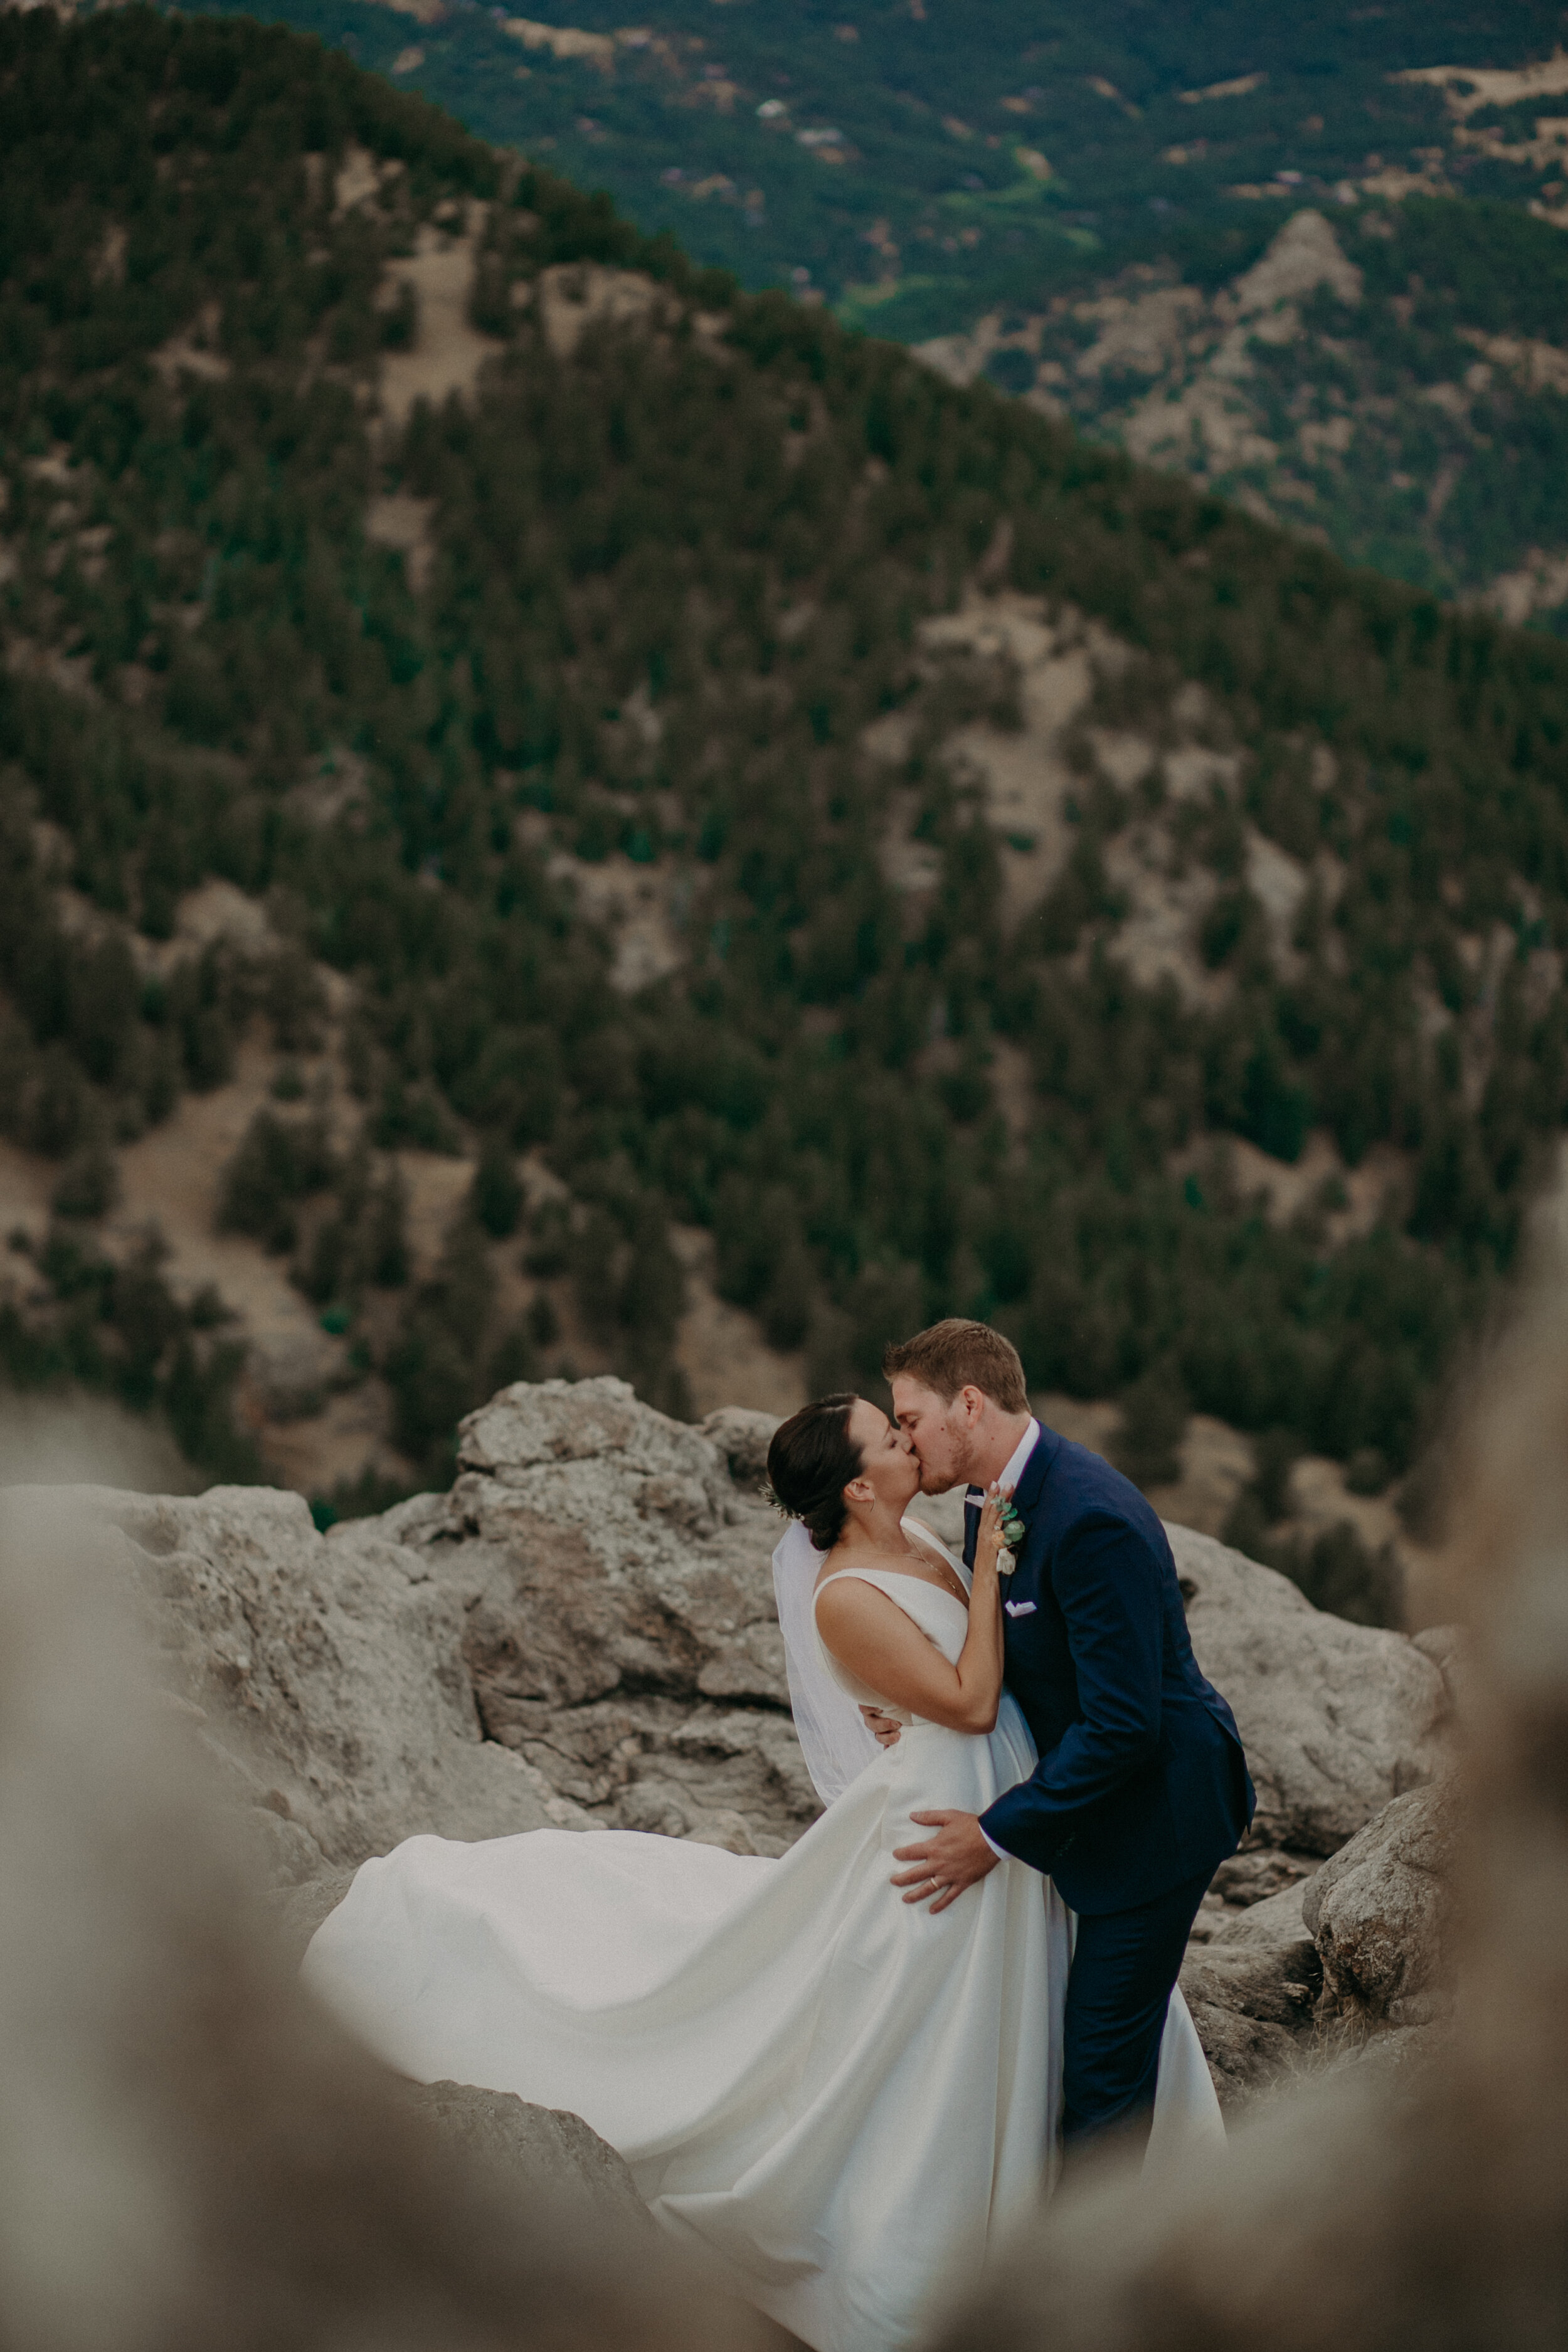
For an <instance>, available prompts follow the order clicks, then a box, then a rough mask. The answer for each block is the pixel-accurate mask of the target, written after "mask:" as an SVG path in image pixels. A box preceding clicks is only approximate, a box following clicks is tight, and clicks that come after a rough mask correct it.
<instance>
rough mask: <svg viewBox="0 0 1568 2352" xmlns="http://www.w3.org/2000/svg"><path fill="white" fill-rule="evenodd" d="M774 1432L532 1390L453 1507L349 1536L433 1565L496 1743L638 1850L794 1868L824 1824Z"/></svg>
mask: <svg viewBox="0 0 1568 2352" xmlns="http://www.w3.org/2000/svg"><path fill="white" fill-rule="evenodd" d="M775 1425H776V1424H775V1423H773V1421H772V1420H771V1418H770V1417H769V1416H767V1415H764V1414H742V1413H740V1412H732V1413H731V1412H726V1413H720V1414H714V1415H710V1418H709V1421H708V1422H707V1423H705V1424H704V1426H703V1428H702V1429H701V1430H698V1429H691V1428H688V1427H687V1426H686V1425H685V1424H684V1423H679V1422H674V1421H670V1420H669V1419H668V1418H667V1417H666V1415H664V1414H663V1413H659V1412H654V1411H653V1410H652V1408H651V1407H649V1406H647V1405H645V1404H642V1403H640V1402H638V1400H637V1396H636V1394H635V1393H634V1391H632V1390H631V1388H629V1387H628V1386H627V1384H626V1382H625V1381H618V1380H613V1379H608V1378H606V1379H601V1380H591V1381H575V1382H573V1381H544V1382H542V1383H540V1384H530V1383H527V1382H523V1381H519V1382H518V1383H516V1384H515V1385H514V1386H512V1387H511V1388H509V1389H503V1390H502V1391H500V1394H499V1395H497V1396H496V1397H494V1398H492V1399H491V1401H490V1402H489V1404H488V1405H484V1406H481V1407H480V1409H479V1411H478V1412H473V1413H470V1414H469V1415H468V1419H467V1420H466V1421H465V1422H464V1423H462V1424H461V1427H460V1429H459V1432H458V1465H459V1467H458V1478H457V1480H456V1482H455V1484H454V1485H453V1486H452V1488H451V1490H450V1492H449V1493H448V1494H446V1495H424V1496H416V1497H415V1499H414V1500H412V1501H411V1502H407V1503H402V1504H399V1505H397V1506H396V1507H395V1508H394V1509H393V1510H391V1511H389V1512H387V1513H386V1514H385V1515H384V1517H382V1518H381V1519H380V1520H378V1521H367V1522H363V1523H361V1525H360V1526H359V1527H358V1528H354V1529H345V1530H343V1532H342V1538H341V1540H342V1541H344V1542H347V1543H351V1544H353V1545H356V1546H360V1545H365V1544H374V1543H375V1542H377V1541H386V1540H389V1539H390V1540H391V1541H393V1542H395V1543H396V1544H397V1545H399V1546H400V1547H403V1548H406V1549H413V1550H415V1551H416V1552H417V1553H419V1554H420V1555H421V1556H422V1557H423V1558H424V1559H426V1560H427V1561H428V1562H429V1564H430V1573H431V1575H432V1577H433V1578H434V1579H436V1580H437V1581H438V1582H439V1583H440V1585H441V1587H442V1589H443V1590H444V1591H446V1592H447V1593H448V1594H450V1595H451V1596H452V1597H453V1598H454V1599H455V1601H457V1604H458V1608H459V1610H460V1612H461V1614H462V1622H463V1629H464V1630H463V1636H462V1654H463V1661H464V1665H465V1669H466V1672H467V1675H468V1681H469V1685H470V1686H471V1688H472V1691H473V1694H474V1697H475V1702H476V1704H477V1706H478V1708H479V1718H480V1721H481V1722H482V1724H483V1727H484V1729H485V1732H486V1734H487V1736H488V1738H489V1739H491V1740H493V1741H495V1742H496V1743H498V1744H499V1745H500V1746H502V1747H505V1748H510V1749H512V1750H513V1751H514V1752H516V1753H517V1754H518V1755H519V1756H521V1758H522V1759H524V1760H525V1761H526V1762H527V1763H528V1764H530V1765H531V1767H532V1768H533V1769H535V1770H536V1771H538V1772H539V1773H540V1774H541V1775H542V1776H543V1778H544V1779H545V1780H546V1781H547V1782H548V1784H549V1786H550V1787H551V1788H552V1790H554V1791H555V1792H556V1793H557V1794H558V1795H559V1796H561V1797H562V1798H563V1800H565V1801H567V1802H569V1803H572V1804H574V1805H582V1806H585V1807H588V1808H591V1809H592V1810H593V1811H594V1813H595V1818H597V1819H599V1820H601V1821H603V1822H607V1823H609V1822H613V1823H614V1824H616V1826H619V1827H624V1828H627V1829H639V1830H655V1831H659V1832H663V1833H665V1834H667V1835H671V1836H689V1837H693V1838H696V1839H699V1840H702V1841H705V1842H709V1843H719V1844H723V1845H727V1846H730V1847H731V1848H733V1849H734V1850H735V1851H737V1852H742V1853H747V1852H754V1853H782V1852H783V1851H784V1848H785V1847H786V1846H787V1845H788V1844H790V1843H792V1842H793V1840H794V1839H795V1837H797V1836H798V1835H799V1833H800V1832H801V1830H802V1829H803V1828H804V1827H805V1824H806V1823H807V1822H809V1821H810V1820H812V1818H813V1817H814V1816H815V1814H816V1811H817V1804H816V1795H815V1792H814V1791H813V1790H812V1787H811V1783H810V1780H809V1779H808V1777H807V1775H806V1772H805V1766H804V1764H803V1762H802V1760H801V1756H800V1750H799V1747H798V1745H797V1744H796V1741H795V1734H794V1730H793V1728H792V1727H791V1724H790V1721H789V1715H788V1706H789V1693H788V1685H787V1682H786V1679H785V1675H784V1643H783V1638H782V1636H781V1635H780V1633H779V1629H778V1620H777V1612H776V1610H775V1608H774V1605H773V1576H772V1570H771V1565H770V1563H771V1558H772V1553H773V1545H774V1543H775V1541H776V1540H777V1532H778V1523H777V1520H776V1518H775V1517H773V1513H772V1512H771V1511H770V1510H769V1509H768V1508H767V1507H766V1506H765V1504H764V1503H763V1501H762V1499H761V1496H760V1495H759V1492H758V1486H759V1476H760V1472H759V1463H760V1461H761V1460H762V1459H763V1457H764V1456H765V1454H766V1445H767V1439H768V1437H769V1436H770V1435H771V1434H772V1432H773V1427H774V1426H775Z"/></svg>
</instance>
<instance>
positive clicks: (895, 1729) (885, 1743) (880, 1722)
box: [860, 1706, 903, 1748]
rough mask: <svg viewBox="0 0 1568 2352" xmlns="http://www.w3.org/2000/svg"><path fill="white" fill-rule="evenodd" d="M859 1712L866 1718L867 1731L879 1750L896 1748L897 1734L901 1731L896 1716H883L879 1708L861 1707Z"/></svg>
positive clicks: (901, 1726) (900, 1725) (901, 1727)
mask: <svg viewBox="0 0 1568 2352" xmlns="http://www.w3.org/2000/svg"><path fill="white" fill-rule="evenodd" d="M860 1712H861V1714H862V1715H863V1716H864V1717H865V1718H866V1728H867V1730H868V1732H869V1733H870V1735H871V1737H872V1738H873V1739H874V1740H875V1741H876V1743H877V1745H878V1747H879V1748H893V1747H896V1746H897V1744H898V1738H899V1734H900V1731H901V1730H902V1729H903V1725H902V1724H901V1723H900V1721H899V1719H898V1717H897V1716H894V1715H884V1714H883V1713H882V1710H881V1708H880V1707H879V1706H863V1707H862V1708H861V1709H860Z"/></svg>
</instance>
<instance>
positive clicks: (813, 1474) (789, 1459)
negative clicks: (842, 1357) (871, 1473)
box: [768, 1390, 865, 1551]
mask: <svg viewBox="0 0 1568 2352" xmlns="http://www.w3.org/2000/svg"><path fill="white" fill-rule="evenodd" d="M859 1402H860V1400H859V1398H858V1396H857V1395H856V1394H855V1392H854V1391H853V1390H850V1391H847V1392H846V1393H845V1394H843V1395H839V1396H826V1397H818V1398H817V1399H816V1402H815V1403H813V1404H805V1405H802V1407H801V1409H800V1411H799V1412H796V1413H792V1414H791V1415H790V1418H789V1419H788V1421H786V1422H784V1423H781V1424H780V1426H779V1427H778V1428H777V1429H775V1430H774V1432H773V1444H771V1445H770V1446H769V1448H768V1484H769V1486H771V1487H772V1488H773V1494H774V1496H775V1498H776V1499H777V1501H778V1503H779V1505H780V1506H781V1507H782V1508H783V1509H784V1510H786V1511H787V1512H788V1513H789V1515H790V1517H791V1518H792V1519H798V1520H799V1521H800V1523H801V1525H802V1526H803V1527H804V1528H805V1531H806V1533H807V1535H808V1536H809V1537H810V1538H811V1540H812V1542H813V1543H814V1544H815V1545H816V1549H817V1550H818V1551H831V1550H832V1549H833V1547H834V1545H835V1544H836V1543H837V1541H838V1538H839V1537H840V1536H841V1535H842V1534H843V1532H844V1522H845V1520H846V1519H847V1517H848V1516H849V1514H848V1512H847V1508H846V1507H845V1502H844V1489H845V1487H846V1486H847V1485H848V1484H849V1481H850V1479H851V1478H858V1476H859V1475H860V1473H861V1470H862V1469H863V1468H864V1466H865V1465H864V1464H863V1463H862V1461H861V1458H860V1448H859V1447H858V1445H857V1444H856V1443H855V1441H854V1439H853V1438H852V1437H851V1436H850V1434H849V1415H850V1413H851V1412H852V1411H853V1410H854V1408H855V1406H856V1405H858V1403H859Z"/></svg>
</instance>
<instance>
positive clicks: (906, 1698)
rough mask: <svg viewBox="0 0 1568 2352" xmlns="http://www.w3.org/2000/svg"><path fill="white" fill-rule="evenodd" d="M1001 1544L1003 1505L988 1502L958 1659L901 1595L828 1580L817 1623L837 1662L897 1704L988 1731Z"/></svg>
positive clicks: (954, 1727) (995, 1673) (934, 1719)
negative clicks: (945, 1651)
mask: <svg viewBox="0 0 1568 2352" xmlns="http://www.w3.org/2000/svg"><path fill="white" fill-rule="evenodd" d="M1001 1548H1002V1531H1001V1522H1000V1519H999V1517H998V1515H997V1507H996V1505H995V1504H994V1502H990V1501H988V1502H987V1503H986V1506H985V1508H984V1511H983V1512H982V1513H981V1515H980V1529H979V1533H978V1535H977V1536H976V1538H975V1546H974V1586H973V1591H972V1592H971V1593H970V1596H969V1632H968V1633H967V1634H966V1636H965V1637H964V1643H963V1651H962V1652H961V1654H960V1655H959V1660H958V1664H956V1665H955V1666H950V1665H949V1664H948V1662H947V1660H946V1659H945V1658H944V1657H943V1656H942V1652H941V1651H940V1650H939V1649H938V1648H937V1647H936V1645H935V1643H932V1642H931V1641H928V1639H927V1638H926V1636H925V1634H923V1633H921V1629H920V1627H919V1626H918V1625H917V1624H916V1623H915V1622H914V1621H913V1619H912V1618H910V1617H906V1616H905V1614H904V1612H903V1611H902V1610H901V1609H900V1607H899V1604H898V1602H897V1601H893V1600H891V1599H889V1595H888V1594H887V1593H885V1592H879V1591H878V1589H877V1587H876V1586H875V1585H874V1584H864V1583H862V1582H861V1580H860V1579H859V1578H858V1577H851V1576H846V1577H842V1578H840V1579H837V1580H835V1581H834V1582H833V1583H831V1584H829V1585H828V1586H827V1587H826V1590H825V1591H824V1592H823V1594H822V1597H821V1599H820V1600H819V1601H818V1602H817V1604H816V1623H817V1630H818V1632H819V1633H821V1635H822V1638H823V1641H824V1642H825V1643H826V1645H827V1647H828V1648H829V1649H830V1650H831V1651H832V1653H833V1654H834V1656H835V1657H836V1658H837V1660H838V1663H839V1664H840V1665H842V1666H847V1668H848V1670H849V1672H850V1673H851V1674H852V1675H854V1676H855V1677H856V1679H857V1680H858V1681H859V1682H862V1683H865V1684H866V1685H868V1687H869V1688H870V1689H872V1690H874V1691H879V1692H880V1693H881V1695H882V1696H883V1697H884V1698H885V1699H888V1700H890V1701H891V1703H892V1705H893V1706H907V1707H908V1708H909V1710H910V1713H911V1714H912V1715H919V1716H922V1717H924V1718H925V1720H926V1721H927V1722H928V1723H940V1724H942V1725H943V1726H944V1727H946V1729H948V1730H949V1731H990V1730H992V1729H994V1726H995V1722H996V1707H997V1703H998V1701H999V1700H1000V1698H1001V1696H1002V1606H1001V1600H1000V1588H999V1585H998V1583H997V1578H996V1557H997V1554H998V1552H999V1551H1000V1549H1001Z"/></svg>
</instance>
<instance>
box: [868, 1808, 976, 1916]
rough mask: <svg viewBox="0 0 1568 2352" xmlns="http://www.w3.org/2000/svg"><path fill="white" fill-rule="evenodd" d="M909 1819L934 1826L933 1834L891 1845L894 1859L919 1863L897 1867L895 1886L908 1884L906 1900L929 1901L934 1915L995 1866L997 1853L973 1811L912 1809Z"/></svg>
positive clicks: (927, 1826) (944, 1908)
mask: <svg viewBox="0 0 1568 2352" xmlns="http://www.w3.org/2000/svg"><path fill="white" fill-rule="evenodd" d="M910 1821H911V1822H919V1824H920V1826H921V1829H934V1830H935V1832H936V1835H935V1837H933V1838H929V1839H928V1840H927V1841H926V1843H925V1844H924V1845H900V1846H895V1847H894V1848H893V1860H894V1861H895V1862H912V1863H918V1864H919V1865H920V1867H919V1868H918V1869H916V1870H904V1871H900V1873H899V1874H898V1875H897V1877H896V1878H895V1879H894V1880H893V1885H895V1886H907V1887H909V1888H910V1889H911V1892H910V1894H908V1895H905V1897H904V1901H905V1902H906V1903H924V1902H926V1901H927V1900H929V1898H930V1897H931V1896H933V1895H934V1896H935V1898H936V1899H935V1901H934V1902H932V1903H931V1911H932V1913H933V1915H934V1914H935V1913H936V1912H938V1911H945V1910H946V1909H947V1906H948V1905H949V1904H950V1903H956V1902H957V1900H958V1898H959V1896H960V1895H962V1894H963V1890H964V1888H965V1887H966V1886H973V1885H974V1884H975V1883H976V1881H977V1880H979V1879H982V1878H984V1875H985V1874H986V1872H987V1871H988V1870H994V1869H995V1867H996V1864H997V1860H998V1857H997V1855H996V1853H994V1851H993V1849H992V1848H991V1847H990V1846H988V1845H987V1844H986V1843H985V1840H984V1837H983V1836H982V1834H981V1830H980V1818H979V1815H978V1814H976V1813H911V1814H910Z"/></svg>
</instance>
